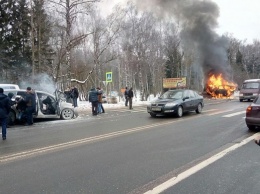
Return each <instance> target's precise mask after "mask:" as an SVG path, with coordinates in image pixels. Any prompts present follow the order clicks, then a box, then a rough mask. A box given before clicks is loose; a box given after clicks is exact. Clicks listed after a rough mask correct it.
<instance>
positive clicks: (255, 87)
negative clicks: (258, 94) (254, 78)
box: [242, 82, 259, 89]
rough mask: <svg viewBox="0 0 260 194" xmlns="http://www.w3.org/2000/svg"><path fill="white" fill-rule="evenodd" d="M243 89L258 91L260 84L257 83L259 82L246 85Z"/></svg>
mask: <svg viewBox="0 0 260 194" xmlns="http://www.w3.org/2000/svg"><path fill="white" fill-rule="evenodd" d="M242 88H243V89H258V88H259V83H257V82H248V83H244V84H243V86H242Z"/></svg>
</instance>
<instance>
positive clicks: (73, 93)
mask: <svg viewBox="0 0 260 194" xmlns="http://www.w3.org/2000/svg"><path fill="white" fill-rule="evenodd" d="M70 95H71V98H72V104H73V106H74V107H77V106H78V97H79V91H78V88H76V87H72V88H71V92H70Z"/></svg>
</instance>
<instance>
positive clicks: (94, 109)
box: [88, 87, 99, 116]
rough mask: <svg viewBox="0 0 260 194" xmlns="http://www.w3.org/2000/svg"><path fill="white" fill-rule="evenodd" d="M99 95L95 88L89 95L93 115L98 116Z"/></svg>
mask: <svg viewBox="0 0 260 194" xmlns="http://www.w3.org/2000/svg"><path fill="white" fill-rule="evenodd" d="M98 94H99V92H98V91H97V90H96V89H95V87H93V88H92V89H91V90H90V91H89V93H88V100H89V102H91V105H92V115H93V116H96V115H97V113H98Z"/></svg>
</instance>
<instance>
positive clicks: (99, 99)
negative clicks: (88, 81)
mask: <svg viewBox="0 0 260 194" xmlns="http://www.w3.org/2000/svg"><path fill="white" fill-rule="evenodd" d="M98 92H99V93H100V94H98V102H102V93H103V92H102V90H99V91H98Z"/></svg>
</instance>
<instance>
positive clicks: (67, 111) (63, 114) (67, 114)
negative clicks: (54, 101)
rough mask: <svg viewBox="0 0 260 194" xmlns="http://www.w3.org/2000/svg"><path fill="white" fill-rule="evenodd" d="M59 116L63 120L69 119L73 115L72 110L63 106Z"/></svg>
mask: <svg viewBox="0 0 260 194" xmlns="http://www.w3.org/2000/svg"><path fill="white" fill-rule="evenodd" d="M60 117H61V119H63V120H70V119H72V118H73V117H74V111H73V110H72V109H70V108H65V109H63V110H62V111H61V115H60Z"/></svg>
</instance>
